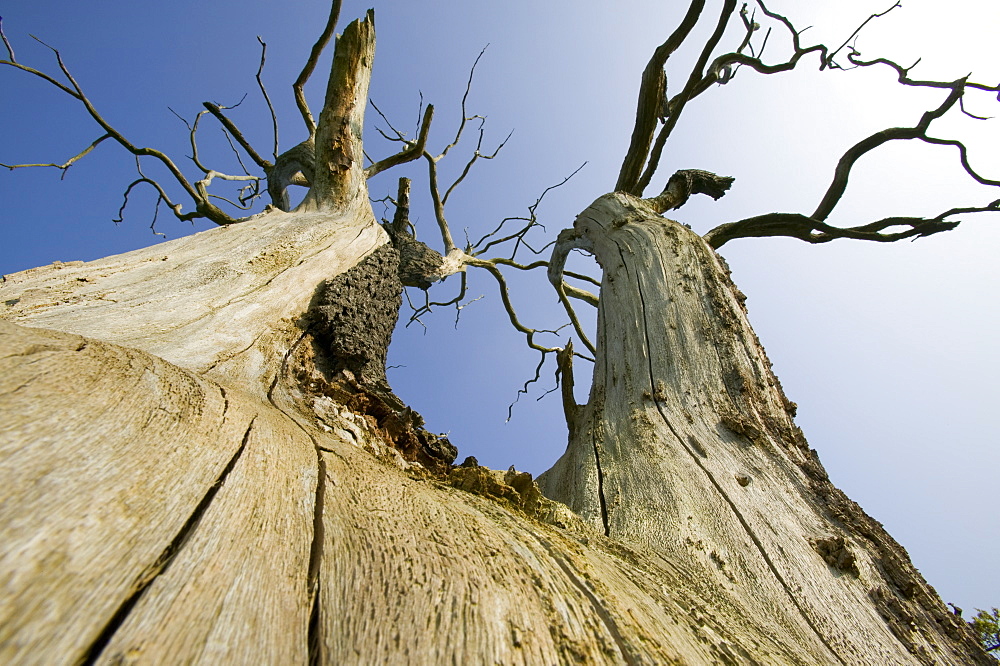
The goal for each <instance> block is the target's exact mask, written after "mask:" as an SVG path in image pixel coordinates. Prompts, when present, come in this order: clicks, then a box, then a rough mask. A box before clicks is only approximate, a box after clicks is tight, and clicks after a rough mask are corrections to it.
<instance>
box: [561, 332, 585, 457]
mask: <svg viewBox="0 0 1000 666" xmlns="http://www.w3.org/2000/svg"><path fill="white" fill-rule="evenodd" d="M556 380H557V381H558V382H559V384H560V385H561V386H562V404H563V414H564V415H565V416H566V425H567V426H568V427H569V431H570V437H572V436H573V428H574V426H575V425H576V415H577V412H579V410H580V407H579V405H577V404H576V396H575V395H573V341H572V340H570V341H569V342H567V343H566V346H565V347H563V348H562V349H560V350H559V351H557V352H556Z"/></svg>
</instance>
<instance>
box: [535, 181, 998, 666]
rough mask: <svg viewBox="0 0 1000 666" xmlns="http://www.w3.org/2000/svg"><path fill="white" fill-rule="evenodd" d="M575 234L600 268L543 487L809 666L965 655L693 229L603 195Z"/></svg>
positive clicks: (949, 620)
mask: <svg viewBox="0 0 1000 666" xmlns="http://www.w3.org/2000/svg"><path fill="white" fill-rule="evenodd" d="M575 231H576V233H577V234H578V235H579V236H580V237H581V238H582V239H584V241H585V242H586V244H587V246H588V247H589V248H591V249H592V250H593V252H594V254H595V257H596V259H597V261H598V263H599V264H600V265H601V267H602V268H603V269H604V278H603V281H602V285H601V300H600V308H599V312H598V343H597V358H596V365H595V370H594V379H593V386H592V388H591V392H590V398H589V400H588V402H587V404H586V405H583V406H579V407H575V408H571V409H570V413H571V417H570V442H569V447H568V449H567V451H566V453H565V454H564V455H563V457H562V458H561V459H560V460H559V461H558V462H557V463H556V465H555V466H554V467H553V468H552V469H551V470H549V471H548V472H546V473H545V474H544V475H543V476H542V477H541V478H540V479H539V484H540V486H541V488H542V490H543V492H544V493H545V494H546V495H547V496H549V497H551V498H553V499H556V500H559V501H561V502H565V503H566V504H567V505H568V506H569V507H570V508H571V509H573V510H574V511H576V512H577V513H578V514H579V515H580V516H582V517H583V518H584V519H585V520H587V521H588V522H589V523H590V524H591V525H593V526H594V527H595V528H596V529H598V530H600V531H602V532H603V533H604V534H606V535H607V536H609V537H612V538H614V539H618V540H621V541H624V542H628V543H630V544H635V545H638V546H642V547H646V548H649V549H652V550H654V551H656V552H658V553H660V554H661V555H663V556H664V557H666V558H667V559H669V560H670V561H671V562H673V563H675V564H677V565H678V566H681V567H683V568H685V569H686V570H688V571H689V572H690V576H691V578H690V583H689V584H690V585H692V586H696V587H698V588H701V589H704V590H705V592H704V593H705V594H706V595H708V596H711V597H713V598H718V599H720V603H725V604H726V605H728V606H730V607H731V609H732V612H734V613H736V614H737V615H738V616H740V617H742V618H744V621H745V622H747V623H748V624H749V625H750V626H753V627H754V628H755V629H754V631H755V632H757V633H764V634H769V635H773V636H782V637H783V638H782V641H783V642H784V641H787V640H788V639H789V638H791V637H794V638H792V639H791V640H792V641H793V642H794V643H796V644H797V645H798V646H800V649H802V650H805V651H807V654H808V655H810V657H809V661H812V662H813V663H878V662H888V663H909V662H910V661H912V660H919V661H920V662H922V663H928V664H930V663H970V661H971V660H972V659H973V657H972V656H970V655H972V654H975V655H977V656H978V657H979V658H982V657H981V655H980V654H979V651H978V650H975V649H974V648H972V647H968V646H965V647H959V646H957V645H956V644H955V639H959V638H965V631H964V627H963V624H964V623H962V622H960V621H959V620H957V619H956V618H955V617H954V616H953V615H952V614H951V613H949V612H948V610H947V608H946V607H945V606H944V604H943V603H942V602H941V600H940V599H939V598H938V596H937V594H936V593H935V592H934V590H933V589H932V588H930V587H929V586H928V585H927V584H926V582H925V581H924V580H923V578H922V577H921V576H920V574H919V573H918V572H917V571H916V569H914V568H913V566H912V565H911V564H910V561H909V558H908V557H907V555H906V552H905V551H904V550H903V549H902V548H901V547H900V546H899V545H898V544H897V543H896V542H895V541H894V540H893V539H892V538H891V537H890V536H889V535H888V534H886V533H885V531H884V530H883V529H882V527H881V525H879V524H878V523H877V522H875V521H874V520H872V519H871V518H870V517H869V516H867V515H866V514H865V513H864V512H863V511H862V510H861V509H860V507H858V506H857V505H856V504H854V503H853V502H851V501H850V500H848V499H847V498H846V497H845V496H844V495H843V493H841V492H840V491H839V490H837V489H836V488H834V487H833V486H832V485H831V484H830V482H829V479H828V477H827V475H826V473H825V471H824V470H823V467H822V465H821V464H820V462H819V460H818V458H817V457H816V453H815V451H812V450H810V449H809V448H808V446H807V444H806V441H805V438H804V437H803V436H802V433H801V431H800V430H799V429H798V427H796V426H795V424H794V422H793V420H792V417H793V416H794V413H795V405H794V403H792V402H790V401H789V400H788V399H787V398H786V397H785V395H784V393H783V392H782V390H781V385H780V384H779V382H778V380H777V378H776V377H775V376H774V374H773V373H772V372H771V369H770V363H769V362H768V360H767V357H766V355H765V354H764V350H763V349H762V348H761V346H760V343H759V341H758V340H757V337H756V335H755V334H754V333H753V331H752V329H751V328H750V324H749V322H748V321H747V318H746V309H745V307H744V306H743V301H744V297H743V295H742V294H741V293H740V292H739V290H738V289H737V288H736V287H735V286H734V285H733V284H732V282H731V281H730V279H729V271H728V268H727V267H726V266H725V263H724V261H723V260H722V259H721V258H720V257H719V256H718V255H716V253H715V252H714V251H713V250H712V249H711V248H710V247H709V246H708V245H707V244H706V243H705V242H704V240H703V239H702V238H701V237H700V236H698V235H697V234H695V233H693V232H692V231H690V230H689V229H687V228H685V227H683V226H682V225H680V224H677V223H676V222H672V221H670V220H665V219H663V218H662V217H660V216H659V215H657V214H656V213H655V212H654V211H653V210H652V209H651V208H650V207H649V206H647V205H646V203H645V202H643V201H642V200H639V199H636V198H634V197H631V196H629V195H625V194H620V193H619V194H611V195H606V196H604V197H601V198H600V199H598V200H597V201H596V202H595V203H594V204H593V205H591V206H590V207H589V208H588V209H587V210H585V211H584V212H583V213H582V214H581V215H580V216H579V217H578V218H577V222H576V226H575ZM722 600H725V601H722ZM743 646H744V647H747V645H746V643H744V644H743ZM751 653H754V654H757V651H756V650H751ZM986 663H988V662H986Z"/></svg>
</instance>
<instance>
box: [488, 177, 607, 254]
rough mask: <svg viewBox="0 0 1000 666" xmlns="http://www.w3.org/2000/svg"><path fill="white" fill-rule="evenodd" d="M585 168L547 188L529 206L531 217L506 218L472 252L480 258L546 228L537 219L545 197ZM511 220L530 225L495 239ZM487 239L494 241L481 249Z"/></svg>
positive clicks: (515, 250)
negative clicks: (533, 229) (498, 246)
mask: <svg viewBox="0 0 1000 666" xmlns="http://www.w3.org/2000/svg"><path fill="white" fill-rule="evenodd" d="M585 166H587V163H586V162H584V163H583V164H581V165H580V166H578V167H577V168H576V169H574V170H573V173H571V174H569V175H568V176H566V177H565V178H563V179H562V180H561V181H559V182H558V183H556V184H555V185H550V186H548V187H546V188H545V189H544V190H543V191H542V193H541V194H540V195H539V197H538V198H537V199H535V203H533V204H531V205H530V206H528V215H529V217H526V218H525V217H506V218H504V219H503V220H501V221H500V224H499V225H498V226H497V228H496V229H494V230H493V231H491V232H490V233H488V234H486V235H485V236H483V237H482V238H480V239H479V240H478V241H476V242H475V243H473V244H472V246H471V249H470V252H472V253H473V254H474V255H476V256H479V255H482V254H483V253H484V252H486V251H487V250H489V249H490V248H491V247H493V246H496V245H500V244H502V243H506V242H507V241H510V240H515V239H517V240H519V241H520V242H521V243H523V239H524V235H525V234H526V233H528V231H530V230H531V229H532V228H534V227H540V228H542V229H544V227H543V226H542V225H541V224H539V223H538V217H537V214H536V211H537V210H538V207H539V206H540V205H541V203H542V200H543V199H545V195H547V194H548V193H549V192H551V191H552V190H554V189H556V188H559V187H562V186H563V185H565V184H566V183H568V182H569V180H570V179H571V178H572V177H573V176H575V175H576V174H578V173H580V170H581V169H583V167H585ZM511 220H522V221H525V222H527V223H528V224H527V225H525V226H524V227H523V228H522V229H520V230H518V231H516V232H514V233H512V234H509V235H507V236H505V237H503V238H495V237H496V236H497V234H499V233H500V230H501V229H503V227H504V225H505V224H506V223H507V222H509V221H511ZM487 239H492V240H490V242H488V243H487V244H486V245H483V247H480V245H482V244H483V242H485V241H486V240H487ZM517 248H518V246H517V245H515V248H514V252H513V253H512V254H511V260H513V259H514V255H516V254H517ZM473 250H474V251H473ZM536 254H538V253H537V252H536Z"/></svg>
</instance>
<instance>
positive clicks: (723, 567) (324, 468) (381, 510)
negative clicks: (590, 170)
mask: <svg viewBox="0 0 1000 666" xmlns="http://www.w3.org/2000/svg"><path fill="white" fill-rule="evenodd" d="M370 23H371V20H370V17H369V20H368V21H363V22H361V24H360V25H359V24H352V26H351V27H349V28H348V29H347V30H345V33H344V36H343V37H342V38H341V39H340V41H339V43H338V55H337V56H336V57H335V63H339V64H335V66H334V70H335V74H334V75H333V76H331V81H334V80H336V81H338V83H336V86H341V87H340V88H336V86H334V84H331V91H332V92H328V100H327V109H325V110H324V112H323V113H322V114H321V116H320V121H319V128H318V130H317V136H316V160H317V164H316V169H315V173H314V179H315V182H314V183H313V188H314V189H316V188H317V187H319V188H320V189H319V190H317V192H315V193H313V194H310V196H309V197H307V199H306V202H305V204H304V205H303V206H302V207H300V209H299V210H298V211H296V212H292V213H286V212H282V211H272V212H270V213H268V214H265V215H262V216H259V217H257V218H254V219H251V220H248V221H246V222H243V223H241V224H238V225H231V226H227V227H220V228H218V229H214V230H211V231H206V232H202V233H200V234H197V235H195V236H191V237H187V238H182V239H178V240H175V241H171V242H169V243H164V244H161V245H157V246H155V247H152V248H147V249H144V250H138V251H135V252H130V253H127V254H124V255H119V256H115V257H108V258H106V259H102V260H98V261H95V262H90V263H82V262H73V263H70V264H58V263H57V264H54V265H52V266H46V267H42V268H38V269H33V270H30V271H25V272H23V273H18V274H14V275H10V276H7V277H6V280H5V281H4V282H3V283H2V284H0V308H2V309H0V412H2V413H3V414H4V418H3V419H2V421H0V543H3V547H2V548H0V589H2V590H3V593H2V594H0V662H2V663H9V664H18V663H38V662H46V663H48V662H59V663H62V662H65V663H80V662H82V663H95V662H97V663H163V662H170V663H206V664H230V663H231V664H245V663H276V664H286V663H287V664H294V663H306V662H309V663H330V664H351V663H364V664H368V663H491V662H492V663H503V664H507V663H511V664H516V663H524V664H538V663H567V662H584V663H628V664H637V663H648V664H669V663H690V664H700V663H706V664H707V663H767V664H816V663H834V664H836V663H873V662H877V661H878V660H881V661H886V662H888V663H921V662H923V663H932V662H934V663H956V664H957V663H979V662H982V663H989V662H988V661H983V660H984V659H986V657H985V656H984V655H983V654H982V652H981V651H978V648H977V647H976V645H975V642H974V639H973V638H972V637H971V636H970V635H969V634H968V631H967V629H966V628H965V626H964V624H963V623H962V622H961V621H959V620H958V619H956V618H955V617H954V616H952V615H950V614H948V613H947V611H946V610H944V608H943V606H941V603H940V601H939V600H938V599H937V597H936V595H935V594H934V593H933V590H931V589H930V588H929V587H928V586H927V585H926V584H925V583H924V582H923V580H922V579H921V578H920V577H919V574H917V573H916V572H915V571H914V570H913V568H912V567H911V566H910V565H909V562H908V560H907V558H906V555H905V553H904V552H903V551H902V549H901V548H899V547H898V546H897V545H896V544H895V542H893V541H892V540H891V539H890V538H889V537H888V536H887V535H885V533H884V532H882V530H881V528H880V527H879V526H878V525H877V523H874V521H871V520H870V519H869V518H868V517H867V516H865V515H864V514H863V513H862V512H861V511H860V509H858V508H857V507H856V506H855V505H853V504H852V503H850V502H849V500H847V499H846V498H845V497H844V496H843V495H842V494H840V493H839V491H836V490H835V489H834V488H833V487H832V486H830V485H829V482H828V481H827V479H826V477H825V475H824V474H823V472H822V468H821V466H820V465H819V463H818V461H816V459H815V456H814V455H813V454H812V453H811V452H809V451H808V449H807V448H806V447H805V444H804V440H802V438H801V435H800V434H799V433H798V431H797V429H796V428H795V426H794V425H793V423H792V421H791V417H790V415H789V413H788V410H789V409H790V403H788V402H787V401H786V400H785V399H784V397H783V395H782V394H781V392H780V387H778V385H777V381H776V380H775V379H774V377H773V375H772V374H771V373H770V370H769V367H768V365H767V361H766V358H765V357H764V355H763V352H762V351H761V350H760V348H759V345H758V344H757V341H756V338H755V337H754V336H753V333H752V331H751V330H750V328H749V325H748V324H747V323H746V318H745V316H744V313H743V311H742V306H741V303H740V300H739V295H738V292H736V291H735V289H734V288H733V287H732V286H731V284H730V283H729V282H728V279H727V278H726V275H725V271H724V267H723V265H722V264H721V263H720V262H719V260H718V258H717V257H716V256H715V255H714V253H713V252H712V251H711V250H710V249H709V248H708V247H707V246H706V245H705V244H704V242H703V241H701V240H700V239H698V238H697V237H696V236H694V235H693V234H690V232H688V231H686V230H684V229H683V228H682V227H680V226H678V225H676V224H674V223H672V222H669V221H665V220H663V219H662V218H659V217H658V216H656V215H655V213H654V212H653V211H652V210H651V209H650V208H648V207H647V206H646V204H643V203H642V202H641V201H639V200H637V199H634V198H631V197H629V196H627V195H620V194H616V195H609V196H607V197H603V198H602V199H600V200H598V202H596V203H595V204H594V206H592V207H591V208H590V209H588V211H587V212H586V214H584V215H582V216H581V218H580V221H579V222H578V227H577V233H579V234H583V235H585V236H586V237H587V238H588V239H589V241H590V242H591V243H592V245H593V247H594V248H595V252H596V253H597V256H598V257H599V259H600V261H601V263H602V265H603V266H604V268H605V271H606V274H605V281H604V287H603V291H602V296H601V301H600V302H601V314H600V324H599V348H598V367H597V372H596V373H595V384H594V388H593V391H592V394H591V400H590V402H589V403H588V404H587V405H585V406H583V407H580V408H575V407H573V406H570V407H571V408H570V409H568V412H569V414H570V415H571V417H572V418H571V439H570V447H569V449H568V451H567V454H566V456H564V458H563V459H562V460H561V461H560V462H559V464H557V466H556V467H555V468H554V469H553V470H552V471H551V472H549V473H548V474H547V475H546V476H545V478H544V479H543V487H544V488H545V489H546V491H547V493H548V494H549V495H550V496H551V497H554V498H557V499H561V500H562V501H563V502H565V503H566V504H568V505H569V506H570V507H571V508H572V509H573V511H571V510H570V509H569V508H567V506H566V505H564V504H561V503H559V502H555V501H552V500H551V499H548V498H546V497H543V496H542V495H541V494H540V493H539V492H538V488H537V487H536V486H535V485H534V484H533V483H532V482H531V480H530V477H527V475H525V474H520V473H517V472H516V471H513V470H511V471H508V472H497V471H493V470H488V469H486V468H482V467H479V466H477V465H475V464H472V463H469V464H467V465H463V466H461V467H457V468H454V467H452V466H451V465H450V464H448V462H450V461H449V455H450V456H452V457H453V453H451V452H450V451H449V446H450V445H447V444H446V443H445V442H443V441H442V440H439V439H435V438H434V437H433V436H431V435H429V434H428V433H424V432H423V431H422V430H421V429H420V427H419V426H420V423H419V417H416V416H414V415H413V414H412V412H410V411H409V410H407V409H406V408H405V406H402V405H401V404H396V403H395V402H394V401H393V397H392V396H391V393H389V392H388V389H387V387H382V386H380V385H381V383H382V381H383V375H381V374H379V370H381V368H377V367H376V366H377V365H378V363H379V361H380V359H381V358H382V356H381V354H382V353H384V350H382V349H379V348H378V347H379V345H382V344H384V343H385V337H386V336H385V329H386V326H387V324H386V322H385V319H386V313H385V310H386V308H385V306H386V302H387V300H388V299H390V298H391V295H392V293H394V290H395V289H397V287H394V286H392V285H393V284H398V283H396V282H393V280H398V277H397V276H394V275H392V270H393V269H392V266H393V261H392V260H391V259H386V258H385V257H386V256H389V255H391V252H388V250H389V248H388V247H387V245H386V244H387V241H388V236H387V234H386V232H385V231H384V230H383V229H382V228H381V227H380V226H379V225H378V224H377V223H376V221H375V218H374V215H373V214H372V211H371V208H370V205H369V204H368V200H367V196H366V191H365V186H364V180H363V175H359V173H362V172H361V171H360V155H361V152H360V133H361V122H362V119H363V118H362V113H363V107H364V100H365V95H364V94H363V93H364V90H365V89H366V87H367V76H368V75H369V74H370V66H371V55H372V49H373V47H374V41H373V40H374V37H373V33H372V32H371V25H370ZM342 47H343V49H344V50H343V51H342ZM343 53H353V54H354V55H353V56H351V57H350V58H346V59H345V58H342V57H341V56H342V54H343ZM338 67H339V68H341V69H338ZM344 67H346V68H347V69H348V70H350V71H347V70H344V69H343V68H344ZM338 77H339V78H338ZM338 89H339V90H348V91H349V92H350V94H338V93H337V92H336V90H338ZM348 98H349V99H352V100H354V103H353V106H352V105H351V104H347V103H345V102H344V100H345V99H348ZM331 108H332V109H333V110H332V111H330V109H331ZM328 111H329V113H328ZM317 183H324V184H323V185H322V186H321V187H320V186H318V185H317ZM387 253H388V254H387ZM380 276H381V277H380ZM359 281H360V282H359ZM366 281H374V282H378V283H380V284H379V286H380V288H381V287H385V288H386V290H387V291H386V292H385V293H384V294H382V295H381V296H379V297H378V298H376V299H369V300H368V301H365V300H364V298H362V297H359V296H351V295H350V294H355V293H361V292H366V291H371V293H376V294H380V293H382V292H379V291H378V290H366V289H363V288H361V287H363V285H364V284H367V282H366ZM330 285H335V287H334V288H333V289H332V290H331V287H330ZM337 285H339V286H337ZM338 299H339V300H338ZM343 301H346V302H343ZM341 306H343V307H349V308H355V309H354V310H351V314H350V316H348V317H346V318H345V317H343V316H342V315H343V313H344V310H343V309H342V307H341ZM323 308H327V309H326V310H324V309H323ZM338 313H339V314H338ZM368 316H371V319H370V321H371V322H376V323H377V324H378V325H377V326H364V327H357V326H352V323H353V324H356V323H357V322H358V321H362V320H364V318H365V317H368ZM338 317H339V318H338ZM368 329H371V331H372V333H371V336H370V337H369V338H368V340H369V341H368V343H365V338H364V334H365V330H368ZM352 336H356V337H352ZM369 345H370V348H369V347H368V346H369ZM561 358H562V359H563V363H565V359H566V358H567V357H566V355H565V354H564V355H562V357H561ZM574 511H575V513H574Z"/></svg>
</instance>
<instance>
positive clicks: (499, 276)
mask: <svg viewBox="0 0 1000 666" xmlns="http://www.w3.org/2000/svg"><path fill="white" fill-rule="evenodd" d="M466 263H467V264H468V265H470V266H476V267H478V268H482V269H485V270H486V272H488V273H489V274H490V275H492V276H493V278H494V279H495V280H496V281H497V286H498V287H499V290H500V300H501V301H502V302H503V307H504V309H505V310H506V311H507V317H508V319H510V323H511V325H512V326H513V327H514V328H515V329H516V330H517V331H519V332H520V333H523V334H524V336H525V338H526V340H527V343H528V346H529V347H531V348H532V349H535V350H538V351H540V352H554V351H556V348H555V347H545V346H543V345H540V344H538V343H537V342H535V336H536V335H538V334H539V333H555V331H548V330H540V329H539V330H536V329H533V328H528V327H527V326H525V325H524V324H522V323H521V320H520V319H518V316H517V313H516V312H515V311H514V304H513V303H512V302H511V300H510V289H509V288H508V287H507V280H506V278H504V275H503V273H501V272H500V269H499V268H497V267H496V266H495V265H494V264H493V263H491V262H489V261H485V260H482V259H476V258H473V257H469V258H468V259H467V260H466Z"/></svg>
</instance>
